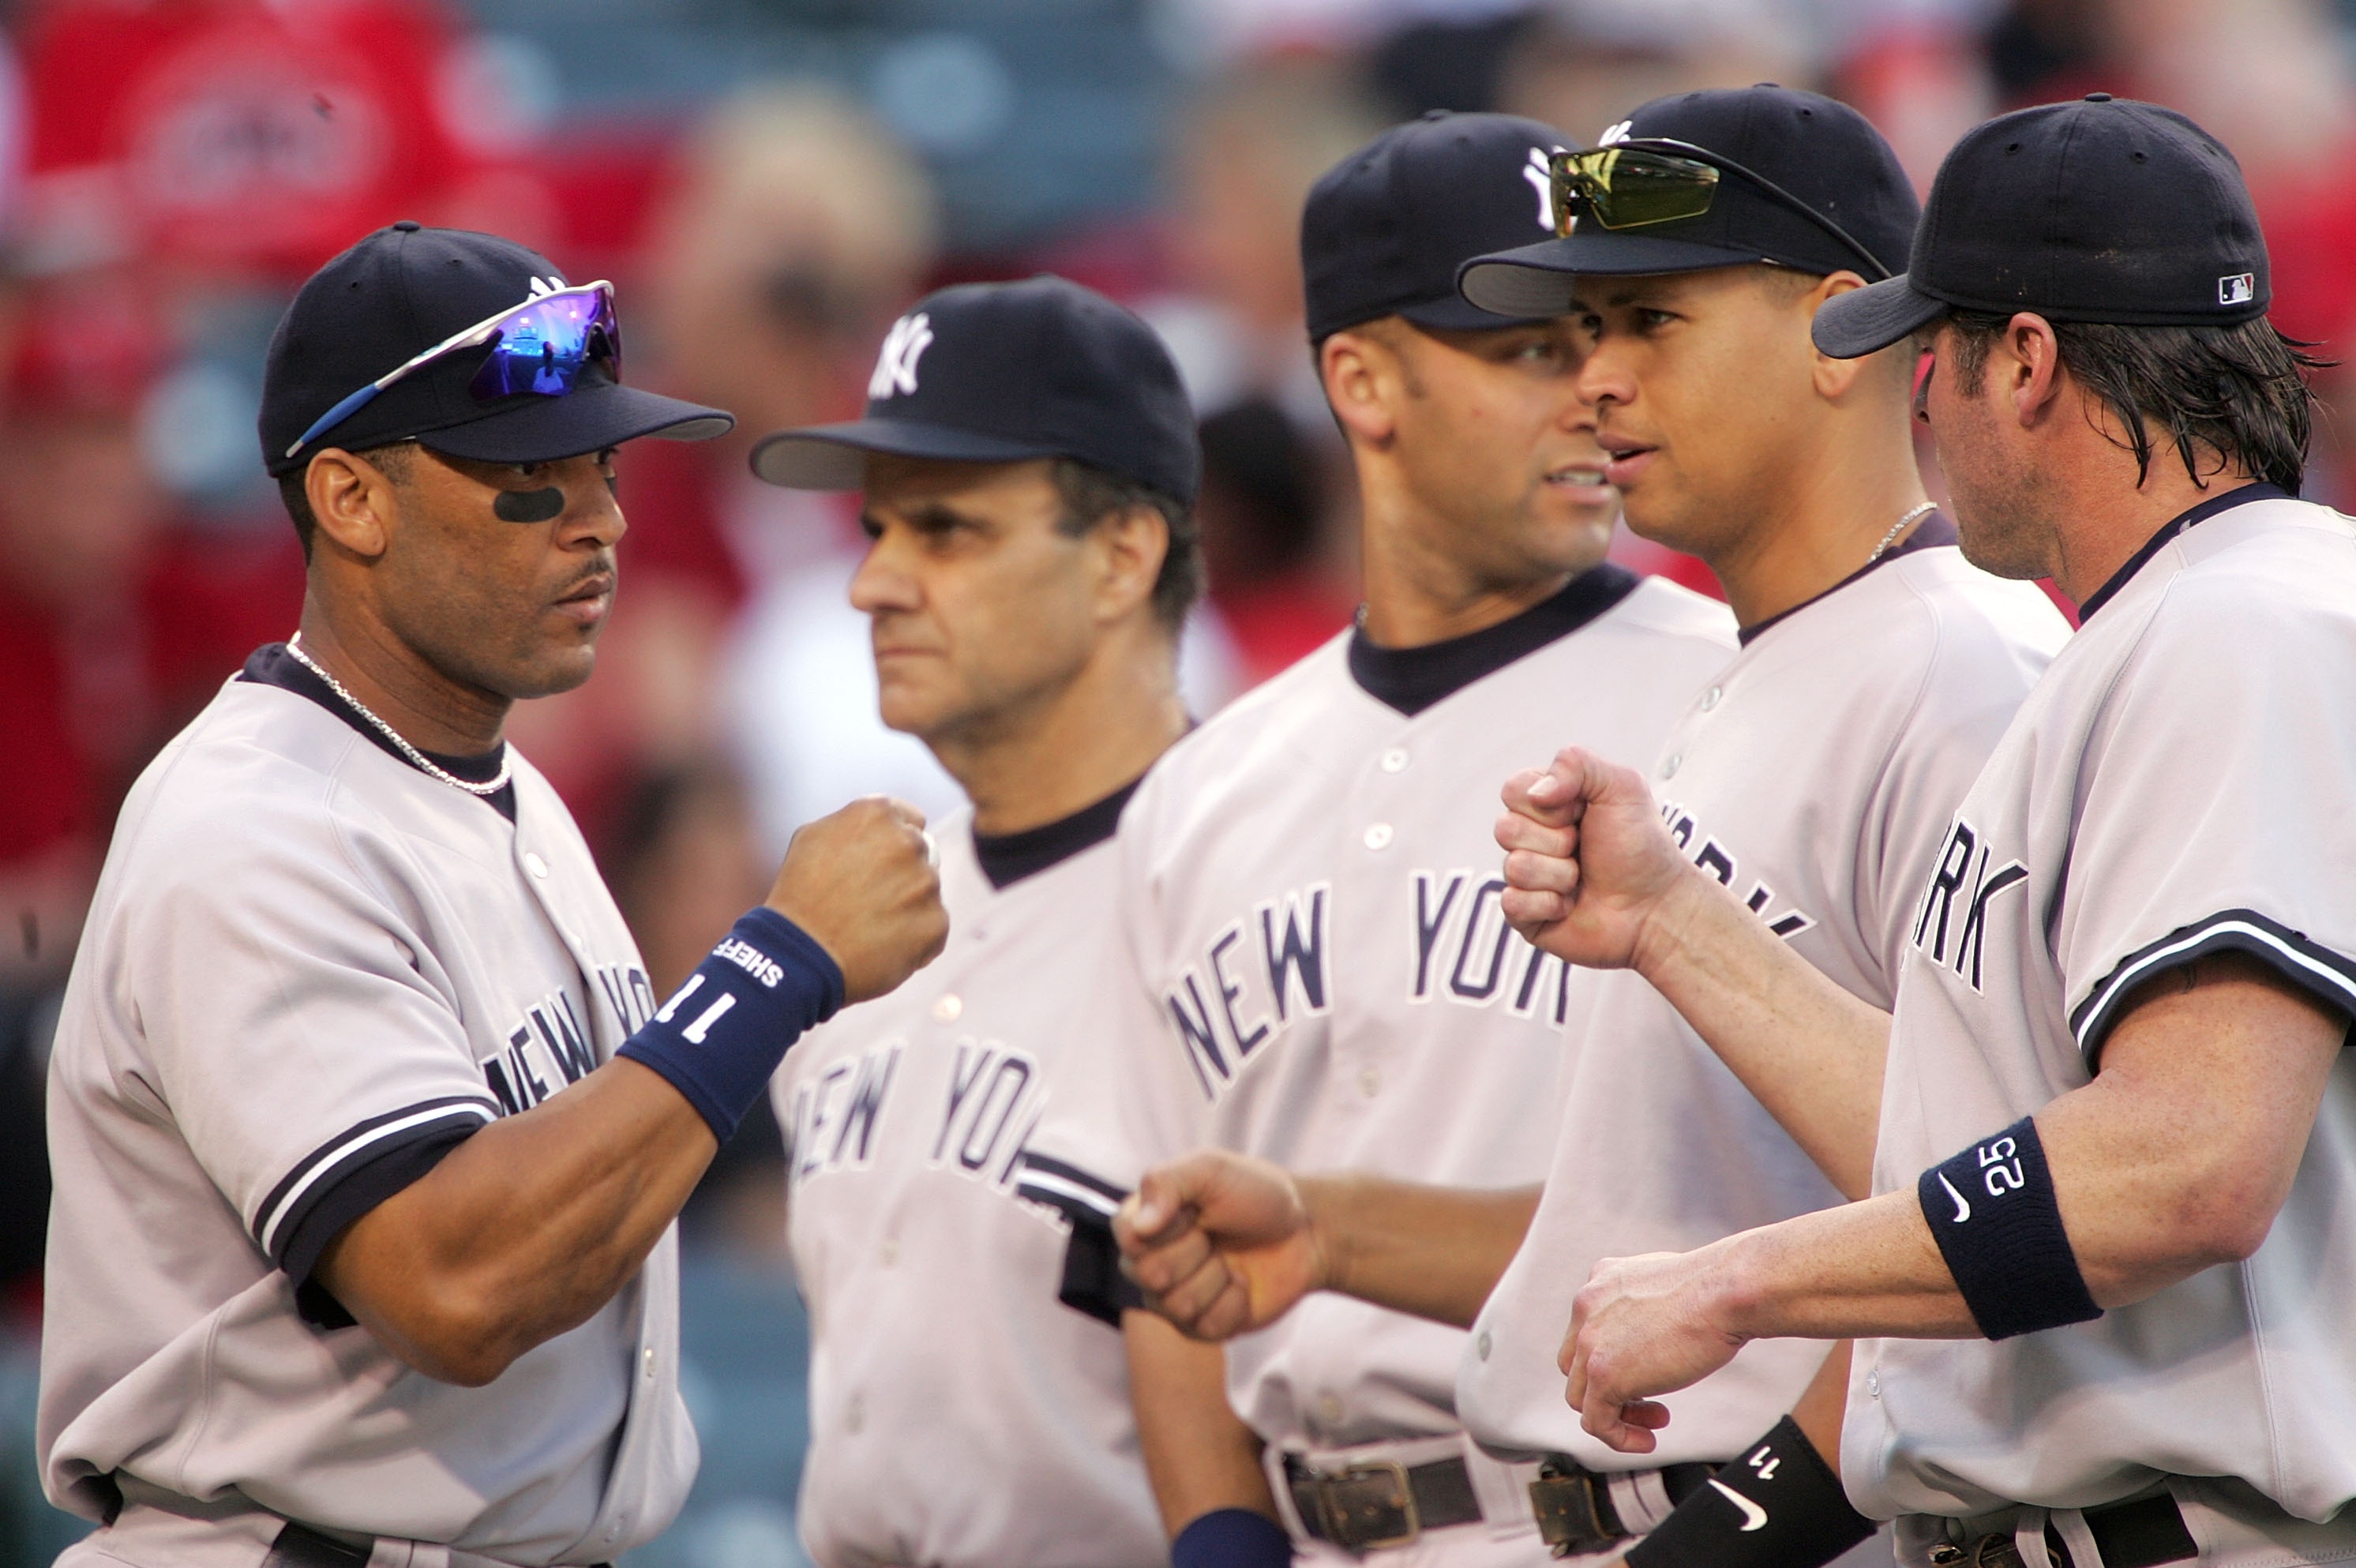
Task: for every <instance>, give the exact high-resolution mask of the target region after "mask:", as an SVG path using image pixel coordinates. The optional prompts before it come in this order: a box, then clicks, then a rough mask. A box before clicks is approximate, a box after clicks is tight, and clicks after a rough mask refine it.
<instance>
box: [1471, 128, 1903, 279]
mask: <svg viewBox="0 0 2356 1568" xmlns="http://www.w3.org/2000/svg"><path fill="white" fill-rule="evenodd" d="M1599 147H1600V148H1615V149H1627V150H1630V151H1637V152H1651V153H1657V154H1660V155H1663V156H1665V157H1668V158H1673V159H1679V160H1686V161H1687V162H1690V163H1695V164H1706V165H1708V166H1710V167H1713V168H1716V169H1717V170H1718V171H1719V172H1718V176H1717V183H1716V185H1715V187H1714V188H1712V189H1711V191H1710V193H1709V196H1708V204H1707V209H1706V210H1703V211H1701V212H1699V213H1698V214H1697V215H1695V216H1692V217H1684V218H1676V219H1673V220H1667V221H1662V222H1647V223H1644V224H1642V225H1639V226H1623V227H1622V228H1619V229H1610V228H1606V227H1604V226H1603V224H1602V223H1601V222H1600V221H1596V220H1592V219H1591V218H1590V217H1589V216H1578V215H1575V216H1576V221H1575V222H1574V223H1573V224H1572V225H1571V229H1570V232H1569V234H1568V235H1566V236H1564V237H1562V238H1559V239H1556V238H1548V239H1546V240H1543V241H1540V242H1538V243H1537V244H1533V245H1525V246H1522V247H1521V248H1519V249H1516V250H1511V251H1505V252H1500V253H1498V254H1495V255H1485V256H1482V257H1479V258H1477V259H1476V260H1473V261H1470V262H1467V263H1465V264H1464V267H1463V270H1462V273H1461V274H1459V279H1458V282H1459V286H1460V287H1461V288H1462V290H1463V293H1464V297H1465V298H1466V299H1468V300H1470V301H1472V303H1473V304H1474V305H1477V306H1482V307H1483V308H1484V309H1489V310H1501V311H1522V312H1543V313H1546V314H1549V315H1552V314H1558V313H1560V312H1562V311H1565V310H1568V309H1569V308H1570V295H1571V290H1572V285H1573V281H1574V278H1575V277H1576V275H1577V274H1581V273H1587V274H1603V275H1612V276H1627V275H1633V274H1657V273H1691V272H1701V271H1705V270H1707V269H1708V268H1711V267H1730V266H1740V265H1743V264H1745V263H1753V262H1772V263H1775V264H1777V265H1779V266H1786V267H1790V268H1793V269H1794V270H1795V271H1798V272H1804V273H1813V274H1818V275H1822V274H1827V273H1837V272H1844V271H1846V272H1855V273H1861V274H1864V275H1865V276H1866V277H1868V278H1877V277H1888V276H1890V275H1891V274H1896V273H1902V272H1904V271H1905V270H1906V258H1907V252H1908V250H1909V248H1910V246H1911V245H1912V241H1913V237H1914V224H1915V220H1916V218H1917V217H1918V215H1919V213H1920V211H1921V209H1920V207H1919V205H1918V204H1917V203H1916V201H1915V199H1914V188H1913V186H1912V184H1910V183H1909V182H1908V180H1907V178H1906V171H1905V170H1904V169H1903V168H1901V166H1899V163H1898V155H1897V154H1896V153H1894V152H1892V151H1891V150H1890V144H1889V143H1888V142H1886V141H1884V140H1883V139H1882V136H1881V133H1880V132H1879V131H1877V130H1875V129H1874V128H1873V125H1872V124H1871V122H1869V121H1868V120H1867V119H1866V117H1865V116H1864V115H1862V114H1860V113H1858V112H1857V111H1856V110H1854V109H1852V108H1850V107H1849V106H1848V105H1847V104H1846V103H1840V102H1835V101H1834V100H1832V99H1830V98H1826V97H1823V96H1821V95H1820V94H1817V93H1814V92H1803V91H1798V90H1796V89H1794V88H1789V87H1778V86H1776V85H1774V84H1773V83H1772V82H1762V83H1761V84H1760V85H1759V86H1756V87H1739V88H1716V89H1711V90H1708V91H1697V92H1676V93H1671V94H1670V95H1669V96H1667V97H1665V98H1655V99H1654V100H1653V101H1652V102H1649V103H1647V104H1645V105H1644V107H1642V108H1641V109H1638V110H1637V111H1636V112H1635V113H1633V114H1631V115H1630V116H1629V117H1628V118H1627V119H1625V120H1623V121H1622V122H1621V123H1620V124H1617V125H1614V126H1612V128H1611V129H1610V130H1609V131H1606V132H1605V133H1604V134H1603V136H1602V138H1601V142H1600V144H1599ZM1705 172H1706V171H1705Z"/></svg>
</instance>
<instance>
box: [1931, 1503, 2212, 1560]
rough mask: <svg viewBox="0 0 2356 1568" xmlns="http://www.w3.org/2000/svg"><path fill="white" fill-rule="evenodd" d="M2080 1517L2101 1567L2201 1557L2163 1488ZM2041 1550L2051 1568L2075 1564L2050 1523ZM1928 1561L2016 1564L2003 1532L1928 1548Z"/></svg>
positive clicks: (2013, 1549)
mask: <svg viewBox="0 0 2356 1568" xmlns="http://www.w3.org/2000/svg"><path fill="white" fill-rule="evenodd" d="M2082 1517H2083V1519H2084V1520H2085V1521H2086V1533H2087V1534H2089V1535H2091V1536H2093V1537H2094V1550H2095V1551H2097V1552H2101V1553H2102V1554H2103V1563H2102V1568H2159V1564H2161V1563H2188V1562H2190V1561H2191V1560H2192V1559H2193V1558H2196V1557H2198V1556H2200V1555H2201V1547H2200V1545H2199V1544H2198V1543H2197V1542H2196V1541H2193V1539H2192V1532H2191V1531H2190V1530H2187V1529H2186V1528H2185V1526H2184V1514H2183V1512H2182V1510H2180V1509H2178V1508H2177V1506H2176V1499H2175V1498H2172V1497H2169V1496H2168V1495H2167V1494H2166V1493H2164V1492H2163V1493H2161V1494H2159V1495H2158V1496H2156V1497H2148V1498H2136V1500H2135V1501H2133V1502H2129V1503H2113V1504H2111V1505H2110V1506H2109V1507H2107V1508H2099V1509H2085V1510H2084V1512H2083V1515H2082ZM2045 1550H2046V1551H2047V1552H2050V1553H2051V1554H2052V1557H2053V1561H2054V1563H2055V1564H2056V1565H2057V1568H2078V1565H2077V1563H2075V1562H2073V1561H2072V1558H2071V1556H2070V1548H2069V1545H2068V1544H2067V1543H2066V1542H2065V1541H2062V1539H2061V1532H2060V1531H2059V1530H2055V1529H2054V1528H2053V1527H2052V1526H2051V1525H2050V1524H2049V1525H2047V1526H2046V1527H2045ZM1931 1561H1932V1562H1933V1563H1936V1564H1938V1568H1958V1565H1968V1568H2019V1564H2020V1548H2019V1546H2017V1545H2016V1544H2014V1542H2013V1539H2012V1537H2011V1536H2009V1535H1984V1536H1982V1537H1980V1539H1979V1540H1978V1541H1974V1542H1973V1543H1972V1544H1971V1545H1969V1546H1958V1545H1953V1544H1949V1545H1941V1546H1934V1547H1933V1548H1932V1549H1931ZM2086 1568H2094V1564H2092V1563H2088V1564H2087V1565H2086Z"/></svg>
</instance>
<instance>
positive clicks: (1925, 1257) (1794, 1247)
mask: <svg viewBox="0 0 2356 1568" xmlns="http://www.w3.org/2000/svg"><path fill="white" fill-rule="evenodd" d="M1697 1262H1701V1263H1702V1264H1703V1265H1704V1273H1705V1279H1706V1281H1707V1283H1705V1285H1704V1287H1703V1293H1702V1294H1703V1295H1704V1297H1705V1298H1706V1299H1707V1300H1708V1301H1709V1303H1710V1305H1708V1307H1706V1308H1705V1311H1706V1312H1707V1314H1708V1316H1709V1317H1710V1319H1711V1320H1712V1321H1715V1322H1717V1323H1719V1324H1720V1325H1721V1326H1723V1328H1724V1330H1725V1332H1727V1333H1728V1334H1729V1335H1730V1337H1733V1338H1735V1339H1738V1340H1751V1339H1781V1338H1799V1339H1860V1338H1878V1337H1885V1336H1887V1337H1899V1338H1917V1339H1958V1338H1970V1337H1975V1336H1976V1335H1977V1334H1978V1332H1979V1329H1978V1326H1976V1324H1975V1323H1974V1322H1973V1320H1972V1315H1971V1310H1970V1308H1969V1307H1967V1306H1966V1305H1965V1304H1964V1298H1963V1294H1962V1293H1961V1292H1959V1291H1958V1290H1957V1289H1956V1288H1955V1281H1954V1275H1953V1274H1952V1273H1949V1272H1948V1270H1947V1263H1946V1260H1945V1258H1944V1257H1943V1256H1942V1255H1941V1254H1940V1251H1939V1248H1938V1243H1937V1242H1935V1241H1934V1240H1932V1237H1931V1228H1930V1226H1929V1224H1928V1223H1927V1222H1926V1221H1925V1220H1924V1219H1923V1218H1922V1205H1921V1203H1920V1202H1919V1201H1918V1200H1917V1199H1916V1197H1915V1195H1914V1190H1913V1188H1912V1187H1908V1188H1906V1189H1905V1190H1904V1191H1901V1192H1890V1193H1884V1194H1882V1195H1881V1196H1880V1197H1874V1198H1869V1199H1867V1200H1866V1201H1864V1202H1862V1203H1850V1204H1844V1205H1842V1206H1841V1207H1839V1208H1824V1209H1818V1210H1816V1211H1815V1213H1812V1214H1803V1215H1801V1216H1799V1217H1798V1218H1797V1219H1786V1220H1784V1221H1783V1222H1782V1223H1781V1224H1777V1225H1769V1226H1764V1227H1762V1228H1761V1229H1759V1230H1747V1231H1744V1232H1743V1233H1742V1234H1740V1235H1739V1236H1730V1237H1728V1238H1727V1239H1726V1240H1722V1241H1717V1242H1713V1243H1712V1244H1711V1245H1710V1246H1708V1247H1707V1248H1704V1249H1703V1250H1702V1253H1701V1254H1700V1255H1699V1256H1698V1257H1697Z"/></svg>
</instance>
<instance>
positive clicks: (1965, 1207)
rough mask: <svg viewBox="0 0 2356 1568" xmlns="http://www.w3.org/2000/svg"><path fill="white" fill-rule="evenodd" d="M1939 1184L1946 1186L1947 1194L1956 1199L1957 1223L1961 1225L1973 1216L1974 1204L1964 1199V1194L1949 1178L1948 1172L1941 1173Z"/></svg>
mask: <svg viewBox="0 0 2356 1568" xmlns="http://www.w3.org/2000/svg"><path fill="white" fill-rule="evenodd" d="M1939 1185H1940V1186H1941V1187H1945V1188H1946V1189H1947V1196H1948V1197H1952V1198H1954V1200H1955V1223H1956V1224H1958V1225H1961V1224H1962V1223H1963V1222H1964V1221H1965V1220H1966V1219H1970V1218H1971V1217H1972V1206H1971V1205H1970V1204H1968V1203H1965V1201H1964V1195H1963V1194H1962V1193H1960V1192H1957V1191H1956V1190H1955V1184H1954V1182H1951V1181H1949V1180H1948V1179H1947V1173H1946V1172H1944V1171H1941V1172H1940V1173H1939Z"/></svg>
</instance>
